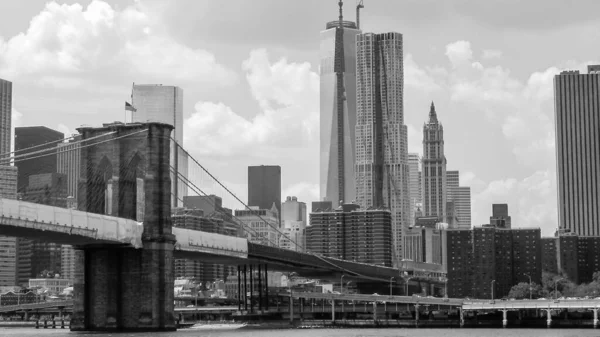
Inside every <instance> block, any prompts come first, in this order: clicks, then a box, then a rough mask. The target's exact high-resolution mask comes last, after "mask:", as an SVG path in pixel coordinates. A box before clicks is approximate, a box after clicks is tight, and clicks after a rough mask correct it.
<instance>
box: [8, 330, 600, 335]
mask: <svg viewBox="0 0 600 337" xmlns="http://www.w3.org/2000/svg"><path fill="white" fill-rule="evenodd" d="M82 335H88V336H90V335H94V336H115V337H122V336H123V337H125V336H135V337H138V336H139V337H141V336H148V335H150V336H152V337H180V336H181V337H225V336H232V337H280V336H285V337H305V336H310V337H404V336H406V337H430V336H443V337H482V336H485V337H496V336H497V337H600V330H592V329H586V330H579V329H568V330H567V329H294V330H281V329H279V330H235V331H193V330H180V331H177V332H161V333H152V334H149V333H119V334H116V333H91V332H88V333H85V332H69V331H68V330H60V329H59V330H54V329H40V330H36V329H30V328H13V329H3V328H0V336H2V337H4V336H7V337H8V336H10V337H12V336H15V337H45V336H49V337H58V336H69V337H74V336H82Z"/></svg>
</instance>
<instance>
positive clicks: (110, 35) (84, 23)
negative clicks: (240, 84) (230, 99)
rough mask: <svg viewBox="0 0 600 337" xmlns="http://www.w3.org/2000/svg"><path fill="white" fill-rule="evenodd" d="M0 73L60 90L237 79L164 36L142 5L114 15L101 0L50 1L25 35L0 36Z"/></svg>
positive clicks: (160, 25) (204, 56)
mask: <svg viewBox="0 0 600 337" xmlns="http://www.w3.org/2000/svg"><path fill="white" fill-rule="evenodd" d="M0 74H2V76H3V77H6V78H19V79H20V81H23V80H25V79H28V80H30V81H32V82H36V83H37V84H38V85H41V86H51V87H56V88H64V89H73V88H76V87H78V86H81V85H82V84H83V83H88V84H97V83H94V82H98V81H99V80H98V79H100V78H107V76H106V75H108V74H113V75H115V76H123V77H127V78H129V79H130V78H135V75H136V74H144V75H143V76H144V78H148V79H164V78H167V79H172V80H180V81H194V82H200V83H204V84H210V85H211V86H214V85H217V86H221V85H228V84H231V83H233V82H235V78H236V76H235V73H233V72H232V71H231V70H229V69H227V68H225V67H224V66H222V65H220V64H219V63H217V62H216V60H215V57H214V55H212V54H211V53H209V52H208V51H205V50H201V49H193V48H190V47H187V46H185V45H183V44H180V43H179V42H177V41H176V40H174V39H173V38H172V37H171V36H169V35H168V34H167V33H166V29H165V28H164V25H163V23H162V22H161V20H160V19H159V18H158V17H157V16H154V15H150V13H148V12H147V11H146V10H145V8H144V6H143V4H142V3H141V2H136V3H135V4H134V5H132V6H128V7H126V8H124V9H123V10H119V9H115V8H113V7H111V6H110V5H109V4H108V3H106V2H104V1H100V0H94V1H92V2H91V3H90V4H89V5H88V6H87V7H85V8H84V7H83V6H81V5H80V4H73V5H66V4H63V5H59V4H58V3H56V2H49V3H47V4H46V5H45V7H44V9H43V10H42V11H41V12H40V13H39V14H38V15H36V16H35V17H33V19H32V20H31V22H30V24H29V27H28V29H27V31H25V32H22V33H19V34H17V35H15V36H13V37H12V38H10V39H8V40H4V39H2V38H1V37H0ZM128 81H129V80H128Z"/></svg>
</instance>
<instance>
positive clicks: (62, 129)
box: [56, 123, 73, 139]
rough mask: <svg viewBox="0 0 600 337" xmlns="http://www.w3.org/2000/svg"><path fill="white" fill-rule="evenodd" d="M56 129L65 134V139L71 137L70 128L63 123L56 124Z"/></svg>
mask: <svg viewBox="0 0 600 337" xmlns="http://www.w3.org/2000/svg"><path fill="white" fill-rule="evenodd" d="M56 131H59V132H62V133H63V134H64V135H65V139H66V138H69V137H71V135H72V134H73V132H72V131H71V129H69V127H68V126H66V125H64V124H63V123H59V124H58V126H57V127H56Z"/></svg>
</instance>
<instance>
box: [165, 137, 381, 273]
mask: <svg viewBox="0 0 600 337" xmlns="http://www.w3.org/2000/svg"><path fill="white" fill-rule="evenodd" d="M171 141H173V142H174V143H175V144H177V146H178V148H180V149H181V150H182V151H183V152H184V153H185V154H186V155H187V156H188V157H189V158H191V159H192V160H193V161H194V163H196V165H197V166H199V167H200V168H201V169H202V170H203V171H204V172H206V174H208V175H209V176H210V177H211V178H212V179H213V180H214V181H215V182H217V183H218V184H219V185H220V186H221V187H222V188H223V189H225V191H227V192H228V193H229V194H230V195H231V196H233V197H234V198H235V199H236V200H237V201H238V202H239V203H241V204H242V205H243V206H244V207H246V208H247V209H248V210H252V209H250V207H249V206H248V205H246V203H244V202H243V201H241V200H240V199H239V198H238V197H237V196H236V195H235V194H234V193H233V192H231V191H230V190H229V189H228V188H227V187H225V185H223V184H222V183H221V182H220V181H219V180H218V179H217V178H216V177H215V176H213V175H212V174H211V173H210V172H209V171H208V170H207V169H206V168H205V167H204V166H202V165H201V164H200V163H199V162H198V160H196V158H194V157H193V156H192V155H191V154H190V153H189V152H188V151H187V150H185V149H184V148H183V147H182V146H181V145H179V143H177V141H176V140H175V139H173V138H171ZM172 169H174V168H173V167H172ZM178 176H180V177H181V178H182V180H183V179H185V180H186V181H187V183H186V182H185V181H184V183H186V185H188V187H191V186H190V184H191V185H193V186H194V187H195V188H196V189H197V190H200V189H199V188H198V187H197V186H196V185H195V184H194V183H193V182H191V181H190V180H188V179H187V178H185V177H183V175H181V173H179V172H178ZM200 191H201V190H200ZM201 193H202V194H203V195H205V196H206V195H207V194H206V193H204V192H203V191H201ZM257 216H258V218H259V219H261V220H262V221H264V222H265V223H266V224H267V225H268V226H270V227H271V228H273V229H275V230H276V231H277V232H278V233H279V234H281V235H285V234H283V233H282V232H281V231H279V229H278V228H276V227H274V226H272V225H271V224H270V223H269V222H268V221H266V220H265V219H263V218H262V217H261V216H260V215H257ZM236 218H237V217H236ZM238 220H239V218H238ZM240 222H242V224H243V221H241V220H240ZM242 228H243V227H242ZM244 230H246V229H244ZM246 232H247V230H246ZM288 239H289V238H288ZM268 241H270V240H268ZM290 241H291V242H294V241H292V240H290ZM271 242H272V241H271ZM294 244H295V245H296V246H297V247H300V248H303V247H302V246H301V245H299V244H298V243H296V242H294ZM276 246H277V245H276ZM306 253H307V254H310V255H313V256H315V257H317V258H318V259H320V260H321V261H323V262H325V263H327V264H329V265H332V266H334V267H335V268H337V269H339V270H341V271H344V272H346V273H348V274H349V275H353V274H354V275H356V276H360V277H364V278H370V279H372V277H368V276H366V275H362V274H360V273H357V272H354V271H350V270H348V269H346V268H344V267H342V266H339V265H337V264H335V263H334V262H332V261H328V260H327V259H324V258H323V257H321V256H319V255H317V254H314V253H313V252H308V251H306Z"/></svg>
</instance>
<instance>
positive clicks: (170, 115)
mask: <svg viewBox="0 0 600 337" xmlns="http://www.w3.org/2000/svg"><path fill="white" fill-rule="evenodd" d="M131 103H132V104H133V106H134V107H135V109H136V111H134V112H133V113H132V114H131V117H132V122H134V123H147V122H160V123H165V124H170V125H173V127H174V129H173V132H172V133H171V136H172V137H173V139H174V140H175V141H177V143H178V144H179V145H181V146H183V89H181V88H179V87H176V86H168V85H162V84H134V85H133V89H132V93H131ZM171 166H172V167H173V168H174V169H175V171H176V172H178V173H179V174H180V175H182V176H183V177H185V178H187V176H188V156H187V154H186V153H185V152H183V151H182V150H181V149H179V147H178V146H177V145H175V143H174V142H172V143H171ZM171 181H172V182H175V181H176V182H177V183H172V184H171V193H172V194H171V201H172V203H171V204H172V206H173V207H181V206H183V202H182V200H183V197H184V196H186V195H187V184H186V183H185V181H184V180H183V179H181V178H180V177H179V175H177V174H176V173H175V172H172V173H171Z"/></svg>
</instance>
